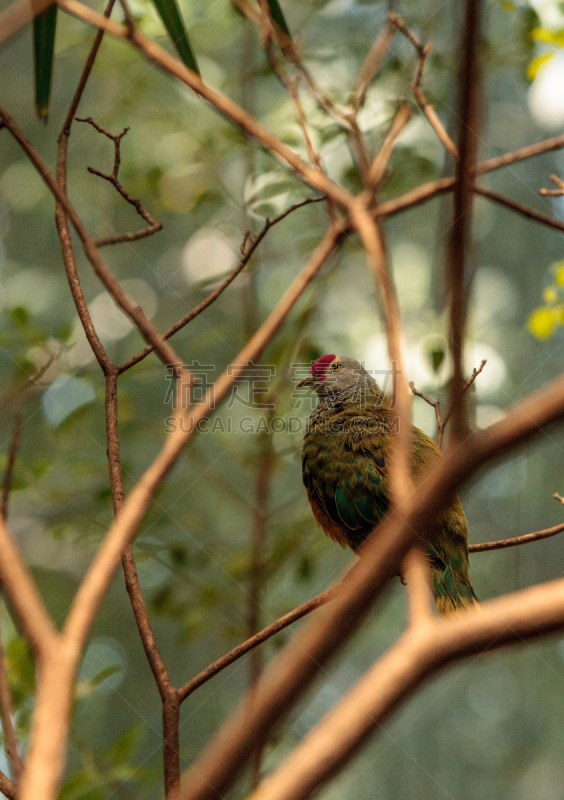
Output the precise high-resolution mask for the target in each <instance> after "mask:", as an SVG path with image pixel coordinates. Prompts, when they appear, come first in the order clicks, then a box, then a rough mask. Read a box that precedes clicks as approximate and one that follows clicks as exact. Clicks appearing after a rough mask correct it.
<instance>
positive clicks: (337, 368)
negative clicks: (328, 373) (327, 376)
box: [331, 364, 343, 372]
mask: <svg viewBox="0 0 564 800" xmlns="http://www.w3.org/2000/svg"><path fill="white" fill-rule="evenodd" d="M331 368H332V369H334V370H335V372H337V371H338V370H340V369H343V365H342V364H331Z"/></svg>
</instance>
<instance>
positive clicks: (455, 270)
mask: <svg viewBox="0 0 564 800" xmlns="http://www.w3.org/2000/svg"><path fill="white" fill-rule="evenodd" d="M480 29H481V0H466V18H465V21H464V26H463V31H462V47H461V50H462V53H463V58H462V63H461V74H460V106H459V110H458V119H459V120H460V128H459V145H458V152H459V154H460V158H459V160H458V162H457V165H456V183H455V186H454V203H453V207H454V211H453V224H452V233H451V237H450V244H449V254H448V269H447V272H446V275H447V289H448V292H449V298H450V342H449V344H450V350H451V353H452V363H453V375H452V384H451V385H452V390H451V391H452V441H453V444H454V445H456V443H459V442H461V441H462V440H463V439H464V437H465V436H466V434H467V432H468V421H467V418H466V407H465V399H464V393H463V391H462V389H463V383H464V376H463V370H464V328H465V324H466V310H467V304H468V298H467V287H466V281H465V276H466V269H467V260H468V247H469V244H470V240H471V226H472V203H473V192H472V186H473V174H474V172H475V169H476V153H477V145H478V126H479V119H478V112H479V92H480V75H479V55H478V47H479V42H480Z"/></svg>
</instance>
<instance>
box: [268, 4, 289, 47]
mask: <svg viewBox="0 0 564 800" xmlns="http://www.w3.org/2000/svg"><path fill="white" fill-rule="evenodd" d="M267 3H268V8H269V11H270V16H271V17H272V21H273V22H274V23H275V24H276V25H277V26H278V27H279V28H280V30H281V31H282V33H284V34H285V35H286V36H287V37H288V39H291V38H292V34H291V33H290V29H289V28H288V25H287V23H286V20H285V19H284V14H283V13H282V9H281V8H280V3H279V2H278V0H267Z"/></svg>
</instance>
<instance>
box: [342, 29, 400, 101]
mask: <svg viewBox="0 0 564 800" xmlns="http://www.w3.org/2000/svg"><path fill="white" fill-rule="evenodd" d="M395 31H396V28H395V26H394V25H393V24H392V22H391V21H388V23H387V24H386V25H385V26H384V28H382V30H381V31H380V33H379V34H378V36H377V37H376V39H375V40H374V43H373V44H372V47H371V48H370V50H369V52H368V55H367V56H366V58H365V59H364V61H363V63H362V66H361V68H360V69H359V71H358V75H357V76H356V79H355V82H354V85H353V88H352V91H351V94H350V97H349V105H350V106H351V107H352V109H353V111H354V112H355V114H358V112H359V111H360V109H361V108H362V107H363V105H364V101H365V100H366V93H367V91H368V89H369V87H370V83H371V82H372V79H373V78H374V76H375V75H376V73H377V72H378V70H379V69H380V65H381V63H382V61H383V60H384V57H385V55H386V53H387V52H388V49H389V47H390V44H391V43H392V39H393V38H394V34H395Z"/></svg>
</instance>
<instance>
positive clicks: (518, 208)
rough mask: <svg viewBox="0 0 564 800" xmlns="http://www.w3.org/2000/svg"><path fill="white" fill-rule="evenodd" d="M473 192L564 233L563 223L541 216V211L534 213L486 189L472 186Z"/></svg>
mask: <svg viewBox="0 0 564 800" xmlns="http://www.w3.org/2000/svg"><path fill="white" fill-rule="evenodd" d="M474 191H475V192H476V194H479V195H482V197H487V198H488V200H493V201H494V203H499V205H502V206H506V207H507V208H510V209H511V210H512V211H516V212H517V213H518V214H522V215H523V216H524V217H527V218H528V219H533V220H535V222H540V223H542V224H543V225H548V226H549V227H550V228H555V229H556V230H557V231H564V222H561V221H560V220H559V219H556V217H549V216H548V214H543V213H542V211H536V209H534V208H530V206H525V205H523V204H522V203H517V202H516V201H515V200H510V199H509V197H505V196H504V195H502V194H498V193H497V192H493V191H492V190H491V189H486V188H484V187H483V186H474Z"/></svg>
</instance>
